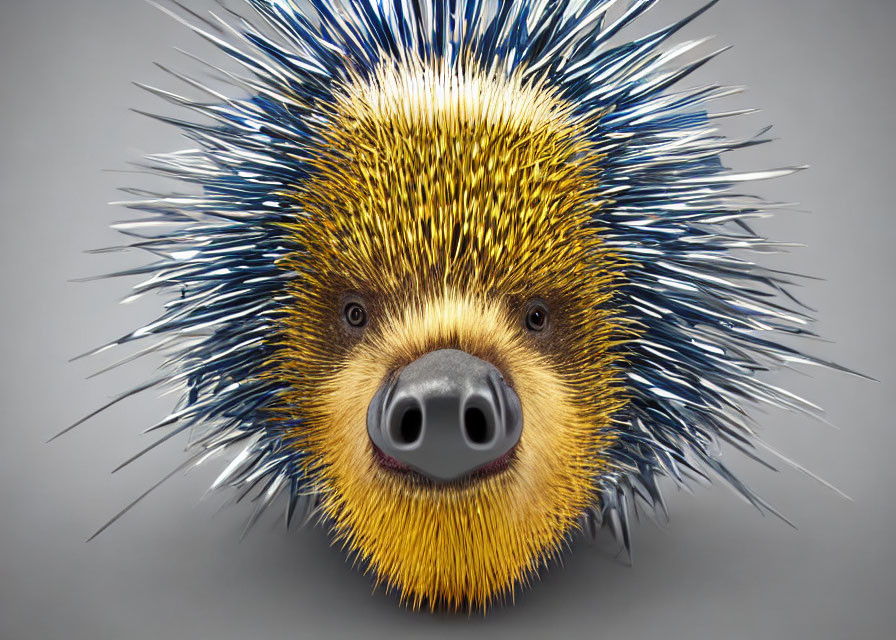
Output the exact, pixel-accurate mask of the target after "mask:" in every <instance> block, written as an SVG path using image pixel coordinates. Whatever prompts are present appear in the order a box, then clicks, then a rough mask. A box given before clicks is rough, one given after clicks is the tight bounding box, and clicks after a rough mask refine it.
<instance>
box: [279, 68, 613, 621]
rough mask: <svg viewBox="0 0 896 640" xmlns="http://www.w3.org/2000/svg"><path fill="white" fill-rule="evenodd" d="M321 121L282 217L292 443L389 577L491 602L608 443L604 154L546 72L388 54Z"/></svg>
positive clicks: (363, 551) (587, 496) (581, 493)
mask: <svg viewBox="0 0 896 640" xmlns="http://www.w3.org/2000/svg"><path fill="white" fill-rule="evenodd" d="M332 122H333V126H332V128H330V129H329V130H328V132H327V134H326V145H325V146H324V147H323V148H322V149H321V152H320V155H319V156H318V160H317V161H316V166H317V169H318V171H317V172H316V174H315V176H314V177H313V178H312V179H311V180H310V181H308V183H307V184H305V185H301V186H299V187H298V188H297V189H296V191H295V192H294V194H293V197H294V199H295V201H296V202H297V206H300V207H301V210H302V211H303V212H304V215H302V216H300V217H299V218H298V221H297V222H295V223H294V224H291V225H289V228H290V230H291V231H292V232H293V233H294V234H295V237H297V238H301V239H302V247H301V249H300V250H298V251H295V252H293V253H292V254H290V255H289V256H288V257H287V258H286V263H287V264H288V266H289V268H290V269H292V270H293V271H294V272H295V273H297V274H299V276H298V277H297V278H296V279H295V280H294V281H293V283H292V285H291V287H290V294H291V296H292V302H291V309H292V312H291V313H290V314H289V316H288V319H287V320H286V322H285V323H284V325H283V329H282V333H281V335H280V337H279V340H280V341H281V345H282V346H283V347H284V348H283V349H282V350H281V352H282V354H283V355H282V356H281V359H280V361H279V362H278V366H277V367H276V368H275V369H274V370H273V373H272V375H274V376H277V377H278V378H280V379H285V380H288V381H289V383H290V387H291V392H290V393H289V394H288V401H287V402H286V408H285V409H284V411H285V412H286V413H287V414H288V415H289V417H290V418H294V417H295V414H298V415H300V416H301V417H302V419H303V424H302V426H301V427H300V428H297V429H295V430H294V431H293V432H291V433H290V437H291V441H292V443H293V446H295V447H298V448H301V449H303V450H306V451H308V452H309V453H310V455H309V457H308V459H309V460H310V462H309V469H308V472H309V473H311V474H313V475H315V476H316V477H318V478H320V483H321V488H320V490H321V493H322V494H323V496H324V508H325V510H326V512H327V514H328V515H329V516H330V517H331V518H332V521H333V522H334V526H335V529H336V531H337V534H338V536H339V537H340V538H341V539H343V540H344V541H345V542H346V544H347V545H348V546H349V547H350V548H351V549H353V550H354V551H356V552H357V553H358V554H359V555H360V556H361V557H362V558H363V559H364V560H365V561H367V562H368V563H369V565H370V566H371V567H372V569H373V570H374V571H375V572H376V573H377V575H378V576H379V577H380V578H381V579H382V580H385V581H386V582H388V583H390V584H393V585H396V586H398V587H399V588H400V590H401V592H402V593H403V594H404V595H405V596H406V597H408V598H410V599H412V600H413V601H414V602H415V604H416V603H419V602H420V601H421V600H427V601H429V602H430V603H431V604H436V603H444V604H447V605H448V606H451V607H456V606H458V605H459V604H460V603H461V602H464V601H466V602H469V603H475V604H483V603H485V602H487V601H488V600H489V599H490V598H491V597H492V596H494V595H495V594H496V593H499V592H502V591H504V590H506V589H507V588H509V587H510V586H512V585H513V584H514V583H516V582H518V581H520V580H524V579H525V578H526V577H527V576H528V575H529V573H530V572H532V571H533V570H534V569H535V568H536V566H537V565H538V564H539V563H540V562H541V561H543V560H544V559H545V558H546V556H548V555H550V554H552V553H553V552H555V551H556V550H557V548H558V545H559V543H560V542H561V540H562V538H563V536H564V535H565V534H566V533H567V532H568V531H569V529H570V527H572V526H573V525H574V523H575V522H576V520H577V518H578V517H579V516H580V514H581V513H582V511H583V509H584V508H585V507H586V506H587V504H589V503H590V502H592V501H593V498H594V496H593V487H594V481H595V477H596V476H597V475H598V474H599V473H600V472H601V471H602V470H604V469H605V467H606V464H607V463H606V456H605V452H606V449H607V448H608V447H609V446H610V445H611V444H612V442H613V440H614V436H613V435H612V431H611V423H610V416H611V415H612V414H613V413H614V412H615V411H616V410H618V408H619V407H620V405H621V396H620V394H619V392H618V390H617V388H616V387H617V385H616V379H615V376H616V373H615V366H614V365H615V361H616V358H617V356H616V355H615V354H614V350H613V347H614V345H615V344H616V343H617V342H618V340H619V336H618V334H619V332H620V326H619V323H618V320H616V318H615V316H614V314H613V313H612V312H611V311H610V310H609V306H610V305H608V304H607V303H608V302H609V300H610V299H611V297H612V295H613V291H614V287H615V281H616V279H617V275H616V273H615V269H616V263H617V261H616V259H615V257H614V256H613V254H612V253H611V252H609V251H608V250H606V249H605V248H604V247H603V246H602V244H601V240H600V233H599V229H596V228H594V227H593V226H591V225H589V221H590V220H591V219H592V217H593V211H594V208H595V207H597V206H599V204H598V203H596V202H595V201H594V197H593V193H594V186H595V182H594V181H595V180H596V173H595V171H594V170H593V166H592V164H591V162H593V160H594V156H593V154H590V153H588V151H589V150H588V148H587V143H586V142H585V141H584V139H583V138H582V137H581V136H580V135H579V132H578V126H577V124H576V123H575V122H574V121H573V120H572V119H571V118H570V117H569V114H568V112H567V110H566V109H564V106H563V105H562V103H560V102H559V101H558V100H556V99H555V98H554V97H553V96H551V95H550V94H549V93H548V92H547V91H545V90H543V89H539V88H534V89H524V88H523V87H522V86H521V85H520V84H519V83H518V82H516V81H515V79H513V78H511V79H509V80H507V79H504V80H501V81H499V80H497V79H496V78H491V77H488V76H485V75H483V74H476V75H472V76H470V77H458V76H449V75H447V74H443V73H439V72H438V71H436V70H433V69H426V68H422V67H421V68H404V69H399V70H392V71H388V72H387V71H383V72H381V73H379V74H377V75H375V76H374V77H373V78H372V79H371V80H370V81H368V82H360V81H359V82H358V83H357V84H353V85H349V86H347V87H346V88H345V92H344V94H343V95H342V97H341V99H340V100H339V102H338V110H337V113H336V114H335V116H334V117H333V118H332ZM586 159H587V160H586ZM368 436H370V437H368Z"/></svg>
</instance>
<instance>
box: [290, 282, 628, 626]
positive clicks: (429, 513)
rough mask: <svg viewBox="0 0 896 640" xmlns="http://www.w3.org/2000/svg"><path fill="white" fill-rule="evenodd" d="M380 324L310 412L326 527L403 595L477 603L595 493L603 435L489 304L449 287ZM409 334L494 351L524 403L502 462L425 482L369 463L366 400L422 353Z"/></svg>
mask: <svg viewBox="0 0 896 640" xmlns="http://www.w3.org/2000/svg"><path fill="white" fill-rule="evenodd" d="M461 319H463V322H460V320H461ZM388 326H389V327H390V328H389V329H388V330H384V331H381V332H380V334H379V335H377V336H372V337H370V340H369V341H368V342H365V343H363V344H361V345H359V346H358V347H356V348H355V349H354V350H353V351H352V353H350V354H349V356H348V358H347V359H346V362H345V364H344V366H343V368H342V369H341V370H340V372H339V373H338V374H337V375H335V376H334V377H333V378H332V379H331V380H330V381H329V382H328V383H326V384H325V385H324V386H323V387H322V388H321V390H320V394H319V397H320V401H319V402H318V403H317V404H316V405H315V408H314V411H313V413H314V415H313V416H311V417H310V419H309V421H308V425H307V430H306V432H305V436H304V438H303V446H306V447H307V448H308V449H309V450H311V451H312V452H313V454H314V455H312V456H310V457H311V458H312V459H315V460H318V461H319V462H318V466H317V467H316V469H315V470H316V472H317V474H318V477H319V478H320V485H321V486H320V490H321V493H322V496H323V509H324V512H325V513H326V514H327V516H328V517H329V518H330V521H331V524H332V527H333V530H334V532H335V534H336V538H337V539H338V540H341V542H342V544H343V545H344V546H346V547H348V548H349V549H350V550H351V551H352V552H354V553H355V554H356V555H357V556H358V557H359V558H361V559H362V561H363V562H364V563H365V565H366V566H367V568H368V569H369V570H372V571H373V572H374V573H375V574H376V576H377V577H378V579H379V580H382V581H385V582H386V583H387V584H388V585H389V586H393V587H396V588H398V589H399V590H400V592H401V594H402V598H404V599H406V600H407V601H409V602H411V603H412V604H413V605H414V606H419V605H420V604H421V603H423V602H427V603H429V605H430V606H431V607H437V606H447V607H449V608H456V607H458V606H460V605H461V604H462V602H466V603H467V604H468V605H470V606H472V605H474V604H475V605H477V606H485V605H486V603H488V602H489V601H490V600H491V599H493V598H494V597H496V596H499V595H501V594H505V593H507V592H508V591H509V590H510V589H512V588H513V586H514V585H516V584H518V583H521V582H525V581H527V580H528V579H529V577H530V576H531V574H532V573H533V572H534V571H535V570H536V569H537V568H538V566H539V565H540V564H542V563H544V562H545V561H546V560H547V559H548V558H549V557H551V556H553V555H554V554H555V553H556V552H557V551H558V549H559V546H560V544H561V543H562V540H563V538H564V536H565V535H566V534H567V533H568V531H569V530H570V529H571V528H572V527H574V526H575V525H576V523H577V521H578V518H579V516H580V515H581V513H582V511H583V510H584V509H585V507H586V506H587V505H588V504H590V502H591V501H592V500H593V486H594V478H595V475H596V474H597V473H599V471H601V470H602V469H603V468H604V467H605V466H606V462H605V460H604V458H603V457H602V455H601V453H602V452H603V451H604V450H605V449H606V448H608V447H609V446H610V445H611V444H612V441H613V438H612V436H610V435H608V433H607V432H606V431H605V430H602V429H601V428H600V425H598V424H595V423H594V416H590V415H586V414H583V412H582V409H581V405H580V404H579V403H577V402H576V396H575V393H574V389H572V388H571V387H570V385H568V384H567V383H566V382H565V381H564V380H563V379H562V378H561V377H560V376H559V375H558V374H557V373H556V371H555V370H554V368H553V367H552V366H551V363H550V361H549V360H548V359H547V358H545V357H544V356H543V355H541V354H539V353H537V352H536V351H535V350H533V349H532V348H531V347H527V346H526V345H525V344H524V343H523V342H522V341H521V340H519V339H518V337H516V335H515V333H514V330H513V327H512V325H510V324H509V322H508V320H507V318H505V317H503V315H502V314H501V313H500V312H498V311H496V310H495V309H494V308H493V307H489V306H488V305H484V304H482V303H479V302H475V301H471V300H469V299H464V298H461V297H456V296H453V295H447V296H444V297H442V298H439V299H436V300H430V301H429V302H427V303H426V304H424V305H422V306H421V308H420V309H418V310H417V311H415V312H411V313H406V314H404V315H403V317H401V318H400V319H399V318H396V319H395V322H394V323H390V324H389V325H388ZM408 335H414V336H417V339H418V340H417V342H416V343H415V342H413V341H409V340H408V339H407V336H408ZM390 344H391V345H393V348H392V349H391V350H389V349H388V345H390ZM409 344H410V345H412V346H413V345H416V347H418V348H420V349H422V348H441V346H452V347H455V348H464V349H466V350H469V351H470V352H472V353H479V354H485V353H490V352H496V351H497V352H500V353H501V354H502V356H503V359H504V362H503V367H505V369H506V372H507V373H508V375H509V376H511V377H512V378H513V380H514V385H515V389H516V391H517V393H518V395H519V396H520V400H521V404H522V407H523V433H522V436H521V439H520V442H519V444H518V445H517V450H516V453H515V458H514V460H513V463H512V465H511V467H510V468H509V469H507V470H506V471H504V472H502V473H500V474H497V475H495V476H491V477H488V478H486V479H484V480H481V481H477V482H475V483H458V484H450V485H445V486H434V485H428V484H425V483H421V482H419V481H417V480H416V479H414V478H406V477H402V476H398V475H396V474H394V473H392V472H389V471H388V470H385V469H382V468H380V467H379V466H378V465H377V464H376V463H375V461H374V458H373V455H372V450H371V446H370V441H369V439H368V436H367V429H366V410H367V406H368V404H369V403H370V401H371V399H372V398H373V395H374V394H375V393H376V391H377V389H378V388H379V386H380V384H382V382H383V380H384V379H385V378H386V377H387V376H388V375H389V373H390V371H391V370H392V366H394V363H396V362H403V361H404V360H407V359H408V358H414V357H419V355H422V353H418V352H417V351H414V350H413V349H411V350H410V351H409V350H408V345H409ZM474 542H475V543H474Z"/></svg>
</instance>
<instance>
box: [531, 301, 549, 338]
mask: <svg viewBox="0 0 896 640" xmlns="http://www.w3.org/2000/svg"><path fill="white" fill-rule="evenodd" d="M547 326H548V310H547V308H546V307H545V306H544V305H543V304H533V305H532V306H530V307H529V309H528V311H527V312H526V328H527V329H528V330H529V331H534V332H539V331H544V330H545V328H546V327H547Z"/></svg>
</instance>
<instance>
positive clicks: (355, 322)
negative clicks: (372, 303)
mask: <svg viewBox="0 0 896 640" xmlns="http://www.w3.org/2000/svg"><path fill="white" fill-rule="evenodd" d="M343 314H344V315H345V321H346V322H347V323H348V325H349V326H350V327H354V328H355V329H362V328H363V327H365V326H366V325H367V310H366V309H365V308H364V307H363V306H362V305H360V304H358V303H357V302H349V303H348V304H346V305H345V308H344V309H343Z"/></svg>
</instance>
